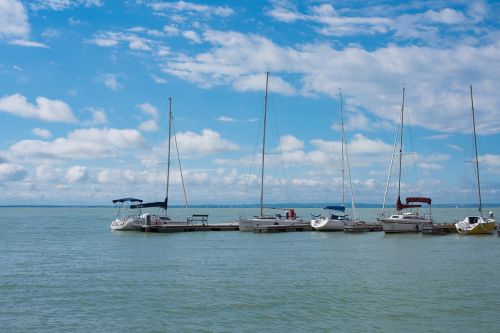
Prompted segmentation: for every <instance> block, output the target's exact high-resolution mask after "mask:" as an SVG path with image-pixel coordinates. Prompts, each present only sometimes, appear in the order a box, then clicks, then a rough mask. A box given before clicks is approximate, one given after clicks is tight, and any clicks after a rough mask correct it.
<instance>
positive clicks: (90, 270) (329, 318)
mask: <svg viewBox="0 0 500 333" xmlns="http://www.w3.org/2000/svg"><path fill="white" fill-rule="evenodd" d="M472 211H473V210H471V212H472ZM173 212H174V213H177V214H182V212H183V211H182V210H175V209H174V210H173ZM193 212H195V211H193ZM196 212H207V213H209V214H210V221H211V222H212V223H214V222H216V221H217V222H229V221H234V220H235V218H236V217H237V216H238V215H239V214H241V213H242V212H243V213H246V214H247V215H252V214H253V213H254V210H244V211H242V210H241V209H199V210H197V211H196ZM311 212H316V213H318V212H319V211H318V210H313V209H309V210H300V211H299V213H302V215H304V216H305V217H307V216H309V213H311ZM465 212H466V210H457V209H435V210H434V211H433V215H434V217H435V218H436V219H437V220H438V222H445V221H446V222H450V223H451V222H453V220H454V218H455V217H462V216H463V215H464V214H465ZM114 213H115V211H114V210H113V209H111V208H0V224H1V226H0V331H1V332H62V331H64V332H68V331H71V332H160V331H169V332H178V331H206V332H211V331H215V332H256V331H265V332H284V331H295V332H300V331H317V332H327V331H345V332H402V331H407V332H499V331H500V322H499V320H498V316H499V311H500V290H499V288H498V282H499V281H500V257H499V254H500V237H498V236H496V234H494V235H487V236H475V237H474V236H469V237H464V236H459V235H447V236H424V235H421V234H411V235H387V236H386V235H384V233H382V232H376V233H364V234H353V235H351V234H344V233H318V232H303V233H285V234H253V233H240V232H196V233H178V234H145V233H135V232H112V231H110V229H109V224H110V221H111V220H112V219H113V218H114ZM359 215H360V216H361V217H362V218H365V219H369V220H373V219H374V217H375V216H376V210H373V209H361V210H359Z"/></svg>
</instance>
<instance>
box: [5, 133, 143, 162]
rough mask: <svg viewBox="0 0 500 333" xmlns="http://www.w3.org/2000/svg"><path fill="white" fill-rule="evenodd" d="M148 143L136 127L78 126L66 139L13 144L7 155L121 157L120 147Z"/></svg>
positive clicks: (16, 156)
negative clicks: (84, 127)
mask: <svg viewBox="0 0 500 333" xmlns="http://www.w3.org/2000/svg"><path fill="white" fill-rule="evenodd" d="M145 146H146V142H145V140H144V138H143V137H142V135H141V133H140V132H139V131H137V130H135V129H123V130H120V129H113V128H111V129H107V128H105V129H98V128H88V129H78V130H75V131H73V132H71V133H69V134H68V137H67V138H57V139H55V140H54V141H40V140H22V141H19V142H17V143H15V144H13V145H12V146H10V148H9V151H8V154H10V155H11V156H13V158H15V159H27V160H30V161H31V160H33V159H49V160H50V159H56V160H78V159H99V158H109V157H114V156H118V155H119V153H120V149H122V150H124V151H125V152H127V151H128V150H130V149H139V148H144V147H145Z"/></svg>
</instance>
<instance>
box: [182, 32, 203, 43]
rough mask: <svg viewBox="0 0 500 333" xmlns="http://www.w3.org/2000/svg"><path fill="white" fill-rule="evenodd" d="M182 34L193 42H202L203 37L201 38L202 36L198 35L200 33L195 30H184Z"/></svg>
mask: <svg viewBox="0 0 500 333" xmlns="http://www.w3.org/2000/svg"><path fill="white" fill-rule="evenodd" d="M182 36H184V38H186V39H188V40H190V41H191V42H193V43H195V44H200V43H201V38H200V36H198V34H197V33H196V32H195V31H192V30H187V31H184V32H182Z"/></svg>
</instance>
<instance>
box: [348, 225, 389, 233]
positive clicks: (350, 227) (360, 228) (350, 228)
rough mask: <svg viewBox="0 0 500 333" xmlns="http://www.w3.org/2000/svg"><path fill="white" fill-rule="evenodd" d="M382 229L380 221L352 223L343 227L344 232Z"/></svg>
mask: <svg viewBox="0 0 500 333" xmlns="http://www.w3.org/2000/svg"><path fill="white" fill-rule="evenodd" d="M374 231H383V227H382V223H354V224H351V225H346V226H345V227H344V232H345V233H360V232H374Z"/></svg>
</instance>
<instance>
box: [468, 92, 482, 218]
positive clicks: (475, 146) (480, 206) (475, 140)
mask: <svg viewBox="0 0 500 333" xmlns="http://www.w3.org/2000/svg"><path fill="white" fill-rule="evenodd" d="M470 102H471V106H472V127H473V129H474V154H475V157H476V158H475V160H474V163H475V164H476V177H477V193H478V196H479V213H480V214H481V216H483V205H482V202H481V183H480V182H479V160H478V158H477V139H476V118H475V115H474V100H473V98H472V84H471V85H470Z"/></svg>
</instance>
